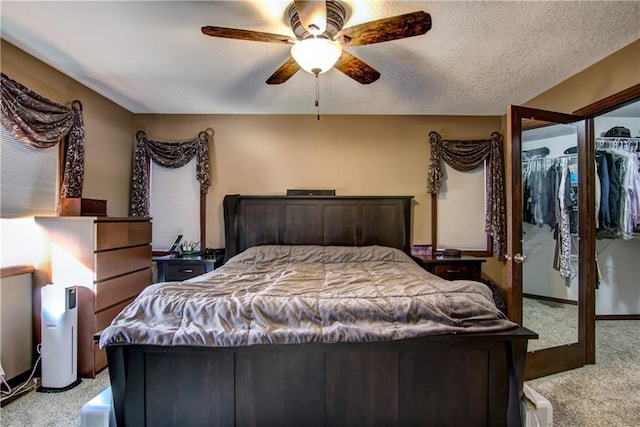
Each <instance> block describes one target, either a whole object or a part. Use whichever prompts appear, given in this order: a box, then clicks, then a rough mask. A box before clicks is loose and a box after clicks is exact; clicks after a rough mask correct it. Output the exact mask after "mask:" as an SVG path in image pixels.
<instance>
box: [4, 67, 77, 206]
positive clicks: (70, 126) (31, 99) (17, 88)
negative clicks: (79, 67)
mask: <svg viewBox="0 0 640 427" xmlns="http://www.w3.org/2000/svg"><path fill="white" fill-rule="evenodd" d="M1 80H2V115H1V121H2V125H3V126H4V127H5V129H6V130H7V131H8V132H10V133H11V135H13V137H14V138H15V139H16V140H17V141H18V142H20V143H21V144H24V145H26V146H28V147H31V148H33V149H45V148H50V147H53V146H55V145H56V144H58V143H59V142H60V141H62V140H63V139H64V137H65V136H67V135H68V138H69V139H68V145H67V150H66V155H65V166H64V172H63V178H62V188H61V189H60V197H82V184H83V175H84V120H83V118H82V104H81V103H80V101H77V100H74V101H73V102H72V103H71V106H70V107H67V106H66V105H62V104H59V103H57V102H55V101H52V100H50V99H47V98H45V97H44V96H42V95H39V94H37V93H35V92H33V91H32V90H30V89H28V88H27V87H25V86H23V85H22V84H20V83H18V82H16V81H15V80H13V79H11V78H10V77H8V76H7V75H6V74H4V73H2V77H1Z"/></svg>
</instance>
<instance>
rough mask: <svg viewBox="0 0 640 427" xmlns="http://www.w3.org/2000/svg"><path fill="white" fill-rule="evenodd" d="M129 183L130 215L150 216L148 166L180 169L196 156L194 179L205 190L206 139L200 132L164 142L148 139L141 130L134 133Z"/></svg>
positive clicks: (204, 133)
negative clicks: (185, 137) (130, 179)
mask: <svg viewBox="0 0 640 427" xmlns="http://www.w3.org/2000/svg"><path fill="white" fill-rule="evenodd" d="M133 156H134V159H133V173H132V184H131V206H130V215H131V216H139V217H148V216H149V165H150V161H151V160H153V161H154V162H155V163H157V164H159V165H161V166H164V167H167V168H179V167H182V166H184V165H186V164H187V163H189V161H190V160H191V159H192V158H193V156H196V179H197V180H198V182H199V183H200V192H201V193H206V192H207V191H208V189H209V186H210V185H211V177H210V172H209V142H208V140H207V132H206V131H202V132H200V133H199V134H198V136H197V137H196V138H195V139H192V140H188V141H174V142H163V141H154V140H151V139H148V138H147V135H146V134H145V133H144V132H143V131H139V132H138V133H137V134H136V144H135V148H134V154H133Z"/></svg>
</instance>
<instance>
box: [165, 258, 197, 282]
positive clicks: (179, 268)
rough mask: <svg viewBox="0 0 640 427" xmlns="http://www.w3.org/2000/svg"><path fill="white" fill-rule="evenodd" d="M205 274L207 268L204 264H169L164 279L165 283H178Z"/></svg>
mask: <svg viewBox="0 0 640 427" xmlns="http://www.w3.org/2000/svg"><path fill="white" fill-rule="evenodd" d="M206 272H207V268H206V266H205V265H204V264H198V263H194V262H191V263H183V264H181V263H178V262H175V263H171V264H169V265H167V271H166V273H165V278H164V280H166V281H167V282H172V281H180V280H187V279H191V278H192V277H196V276H199V275H200V274H204V273H206Z"/></svg>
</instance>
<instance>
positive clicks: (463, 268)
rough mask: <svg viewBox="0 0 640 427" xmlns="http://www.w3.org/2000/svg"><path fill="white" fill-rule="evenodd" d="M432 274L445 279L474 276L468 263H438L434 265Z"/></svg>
mask: <svg viewBox="0 0 640 427" xmlns="http://www.w3.org/2000/svg"><path fill="white" fill-rule="evenodd" d="M433 270H434V274H435V275H436V276H440V277H442V278H443V279H447V280H460V279H468V280H472V279H473V278H474V269H473V267H472V266H470V265H468V264H439V265H436V266H434V269H433Z"/></svg>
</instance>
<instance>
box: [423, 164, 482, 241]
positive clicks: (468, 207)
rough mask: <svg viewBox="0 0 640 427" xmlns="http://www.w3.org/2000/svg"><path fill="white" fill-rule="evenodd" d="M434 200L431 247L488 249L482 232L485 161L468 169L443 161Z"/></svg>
mask: <svg viewBox="0 0 640 427" xmlns="http://www.w3.org/2000/svg"><path fill="white" fill-rule="evenodd" d="M442 171H443V175H444V176H443V179H442V181H441V182H442V183H441V187H440V192H439V193H438V194H437V195H436V197H435V198H434V199H432V202H434V203H437V208H436V209H435V211H436V216H435V218H434V220H435V223H436V227H434V228H435V233H436V234H435V235H434V241H435V242H436V245H437V247H436V248H435V249H445V248H455V249H462V250H464V251H469V252H485V251H490V250H491V247H490V245H488V244H487V234H486V233H485V220H486V202H485V199H486V192H485V189H486V162H485V164H484V166H482V167H479V168H477V169H475V170H473V171H470V172H460V171H457V170H455V169H454V168H452V167H451V166H449V165H447V164H446V163H444V162H443V164H442Z"/></svg>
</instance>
